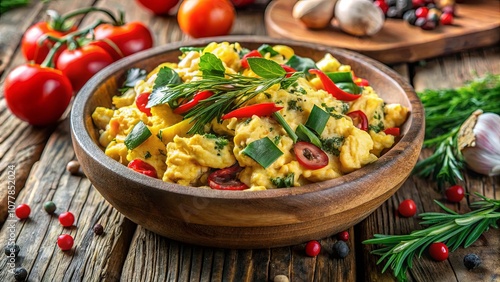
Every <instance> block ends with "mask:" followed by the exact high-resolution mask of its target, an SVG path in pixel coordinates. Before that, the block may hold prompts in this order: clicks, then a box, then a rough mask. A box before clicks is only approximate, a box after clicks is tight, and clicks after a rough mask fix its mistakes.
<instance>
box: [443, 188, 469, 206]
mask: <svg viewBox="0 0 500 282" xmlns="http://www.w3.org/2000/svg"><path fill="white" fill-rule="evenodd" d="M445 193H446V199H448V201H450V202H453V203H458V202H460V201H461V200H462V199H463V198H464V195H465V190H464V188H463V187H462V186H460V185H453V186H451V187H450V188H448V189H446V191H445Z"/></svg>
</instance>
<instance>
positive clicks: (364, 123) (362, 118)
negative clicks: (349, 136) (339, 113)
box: [347, 110, 368, 131]
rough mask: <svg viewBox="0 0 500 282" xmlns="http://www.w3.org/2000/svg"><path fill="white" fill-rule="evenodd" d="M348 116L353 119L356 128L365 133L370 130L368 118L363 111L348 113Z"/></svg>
mask: <svg viewBox="0 0 500 282" xmlns="http://www.w3.org/2000/svg"><path fill="white" fill-rule="evenodd" d="M347 116H348V117H350V118H351V119H352V123H353V124H354V126H356V127H357V128H359V129H361V130H364V131H366V130H368V118H367V117H366V115H365V113H363V111H359V110H358V111H353V112H350V113H347Z"/></svg>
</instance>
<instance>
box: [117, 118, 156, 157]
mask: <svg viewBox="0 0 500 282" xmlns="http://www.w3.org/2000/svg"><path fill="white" fill-rule="evenodd" d="M149 136H151V131H150V130H149V128H148V127H147V126H146V124H144V122H142V121H139V122H138V123H137V124H136V125H135V126H134V128H132V131H130V133H129V134H128V135H127V137H126V138H125V141H124V142H123V143H125V146H127V149H129V150H133V149H135V148H137V147H138V146H139V145H141V144H142V143H144V141H146V140H147V139H148V138H149Z"/></svg>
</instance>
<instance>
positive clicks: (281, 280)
mask: <svg viewBox="0 0 500 282" xmlns="http://www.w3.org/2000/svg"><path fill="white" fill-rule="evenodd" d="M273 281H274V282H288V281H290V280H289V279H288V276H286V275H283V274H279V275H276V276H274V279H273Z"/></svg>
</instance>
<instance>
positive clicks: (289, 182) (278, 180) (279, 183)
mask: <svg viewBox="0 0 500 282" xmlns="http://www.w3.org/2000/svg"><path fill="white" fill-rule="evenodd" d="M270 180H271V183H272V184H273V185H274V186H276V187H277V188H286V187H293V182H294V180H295V174H294V173H293V172H292V173H289V174H287V175H286V176H285V177H271V179H270Z"/></svg>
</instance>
